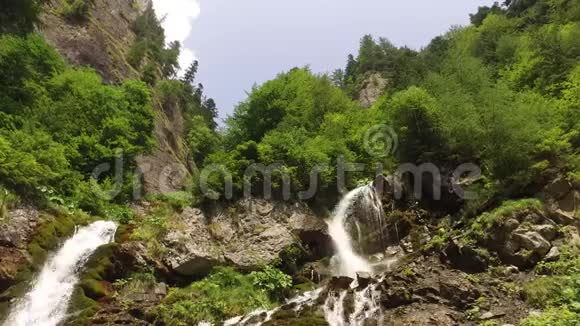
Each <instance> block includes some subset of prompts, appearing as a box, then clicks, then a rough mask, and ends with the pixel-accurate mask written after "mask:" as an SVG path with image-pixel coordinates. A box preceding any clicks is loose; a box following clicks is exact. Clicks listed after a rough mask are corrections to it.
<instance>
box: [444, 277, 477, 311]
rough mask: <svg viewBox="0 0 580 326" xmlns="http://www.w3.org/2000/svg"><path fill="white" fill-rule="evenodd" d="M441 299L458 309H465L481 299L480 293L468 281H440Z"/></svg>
mask: <svg viewBox="0 0 580 326" xmlns="http://www.w3.org/2000/svg"><path fill="white" fill-rule="evenodd" d="M439 289H440V293H441V297H442V298H444V299H447V300H448V301H449V302H451V303H452V304H453V305H454V306H456V307H458V308H462V309H463V308H465V307H467V306H468V305H469V304H470V303H471V302H474V301H475V300H476V299H477V298H479V297H480V293H479V291H478V290H477V289H476V288H475V287H474V286H473V285H472V284H471V283H470V282H469V281H467V280H465V279H463V280H460V279H444V278H442V279H440V280H439Z"/></svg>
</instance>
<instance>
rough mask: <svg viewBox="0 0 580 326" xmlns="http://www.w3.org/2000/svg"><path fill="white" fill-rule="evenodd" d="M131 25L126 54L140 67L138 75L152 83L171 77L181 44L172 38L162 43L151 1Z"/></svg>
mask: <svg viewBox="0 0 580 326" xmlns="http://www.w3.org/2000/svg"><path fill="white" fill-rule="evenodd" d="M74 1H75V2H76V1H85V0H74ZM132 28H133V31H134V32H135V34H136V36H137V37H136V38H135V41H134V43H133V45H132V46H131V49H130V50H129V53H128V54H127V61H128V62H129V64H131V65H132V66H133V67H134V68H136V69H138V70H140V72H141V73H142V79H143V80H144V81H145V82H147V83H148V84H149V85H155V83H156V82H157V81H158V80H159V79H163V78H168V77H175V75H176V74H177V70H178V69H179V68H180V67H179V63H178V58H179V53H180V48H181V44H180V43H179V42H177V41H174V42H171V43H170V44H168V45H167V46H166V45H165V31H164V30H163V27H162V26H161V22H160V21H159V19H158V18H157V16H156V14H155V11H154V10H153V5H152V4H149V6H148V7H147V8H146V9H145V10H144V11H143V13H142V14H141V15H140V16H139V17H137V19H136V20H135V21H134V22H133V26H132Z"/></svg>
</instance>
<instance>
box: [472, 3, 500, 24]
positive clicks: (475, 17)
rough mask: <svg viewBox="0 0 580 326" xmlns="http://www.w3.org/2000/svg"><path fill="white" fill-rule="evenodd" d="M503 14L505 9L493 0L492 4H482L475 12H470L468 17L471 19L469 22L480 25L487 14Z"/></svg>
mask: <svg viewBox="0 0 580 326" xmlns="http://www.w3.org/2000/svg"><path fill="white" fill-rule="evenodd" d="M492 13H493V14H503V13H505V10H504V9H503V8H502V7H501V6H500V4H499V3H498V2H494V4H493V6H491V7H488V6H483V7H479V8H478V9H477V13H475V14H470V15H469V19H470V20H471V24H472V25H474V26H481V24H482V23H483V21H484V20H485V18H487V16H488V15H489V14H492Z"/></svg>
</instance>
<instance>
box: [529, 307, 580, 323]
mask: <svg viewBox="0 0 580 326" xmlns="http://www.w3.org/2000/svg"><path fill="white" fill-rule="evenodd" d="M578 323H580V314H578V313H577V312H574V311H571V310H570V309H569V308H568V307H566V306H563V307H557V308H550V309H548V310H546V311H544V312H542V314H540V315H538V316H530V317H528V318H526V319H525V320H523V321H522V325H523V326H545V325H550V326H574V325H578Z"/></svg>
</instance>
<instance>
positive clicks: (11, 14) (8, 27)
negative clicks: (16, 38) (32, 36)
mask: <svg viewBox="0 0 580 326" xmlns="http://www.w3.org/2000/svg"><path fill="white" fill-rule="evenodd" d="M42 2H43V0H3V1H2V11H0V34H4V33H16V34H26V33H28V32H31V31H32V30H33V29H34V26H35V25H36V24H37V23H38V15H39V14H40V11H41V5H42Z"/></svg>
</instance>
